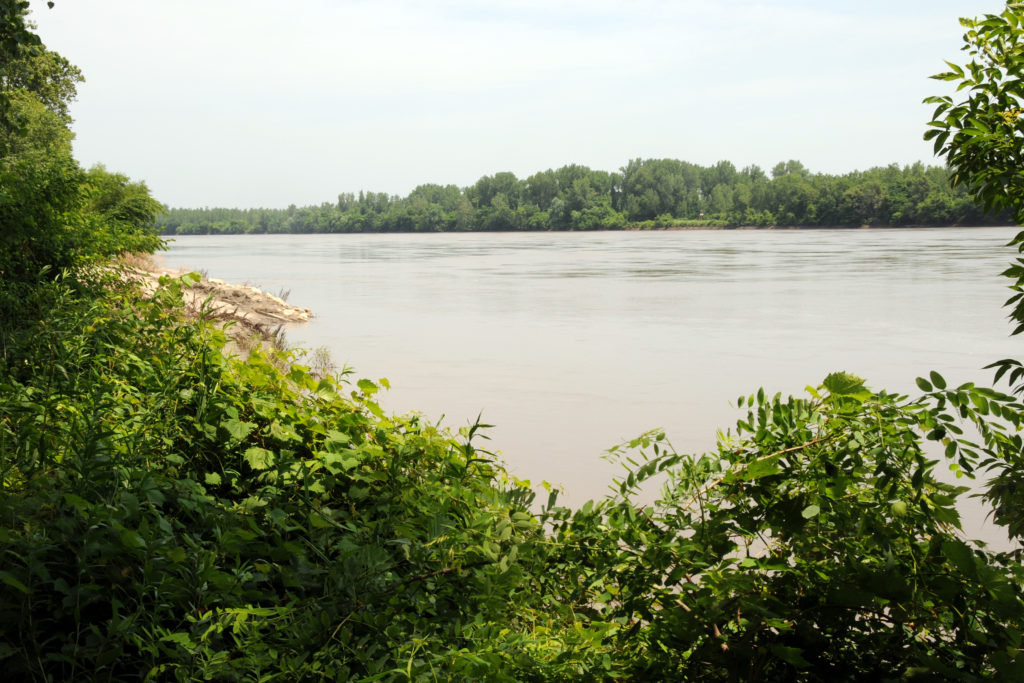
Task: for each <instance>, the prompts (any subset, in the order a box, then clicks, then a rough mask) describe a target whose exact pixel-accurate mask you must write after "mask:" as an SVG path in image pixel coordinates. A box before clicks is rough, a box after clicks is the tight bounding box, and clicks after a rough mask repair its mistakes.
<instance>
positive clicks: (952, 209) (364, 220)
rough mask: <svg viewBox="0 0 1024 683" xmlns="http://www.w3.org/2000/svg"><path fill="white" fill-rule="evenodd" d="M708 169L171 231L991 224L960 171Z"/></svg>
mask: <svg viewBox="0 0 1024 683" xmlns="http://www.w3.org/2000/svg"><path fill="white" fill-rule="evenodd" d="M772 173H773V176H774V177H773V178H771V179H769V178H768V177H767V176H766V175H765V174H764V172H763V171H761V169H759V168H757V167H756V166H752V167H749V168H745V169H743V170H741V171H737V170H736V168H735V167H734V166H733V165H732V164H731V163H729V162H727V161H722V162H719V163H717V164H715V165H714V166H710V167H701V166H697V165H695V164H689V163H686V162H683V161H676V160H674V159H634V160H631V161H630V162H629V163H628V164H627V165H626V166H625V167H623V168H622V169H620V170H619V172H618V173H607V172H605V171H595V170H592V169H590V168H587V167H586V166H580V165H576V164H572V165H569V166H563V167H562V168H559V169H556V170H550V169H549V170H547V171H541V172H539V173H535V174H533V175H531V176H529V177H528V178H526V179H523V180H520V179H517V178H516V177H515V175H513V174H511V173H496V174H495V175H493V176H484V177H483V178H481V179H480V180H478V181H477V182H476V183H475V184H474V185H471V186H470V187H466V188H463V189H459V188H458V187H456V186H454V185H445V186H442V185H420V186H419V187H417V188H416V189H415V190H413V191H412V192H411V193H410V194H409V195H408V196H407V197H399V196H392V195H387V194H383V193H377V192H360V193H359V194H358V195H354V194H350V193H346V194H341V195H339V196H338V201H337V202H336V203H334V204H326V203H325V204H321V205H320V206H308V207H296V206H290V207H288V208H287V209H223V208H213V209H183V208H176V209H171V210H169V211H168V212H166V213H165V214H163V215H161V216H160V217H159V219H158V222H159V225H160V227H161V229H162V231H163V232H164V233H165V234H172V235H194V234H241V233H246V234H248V233H334V232H440V231H461V230H483V231H487V230H609V229H621V228H634V229H647V228H664V227H677V226H693V225H706V226H736V225H757V226H770V225H806V226H861V225H875V226H906V225H940V226H946V225H982V224H986V223H988V224H990V223H992V222H993V221H995V222H1003V221H1005V220H1006V217H1005V216H1002V215H1000V216H996V217H994V218H993V217H987V218H986V217H985V215H984V212H983V211H982V210H981V209H980V208H979V207H978V206H977V205H976V204H975V203H974V201H973V198H972V197H971V196H970V195H969V193H968V192H967V191H966V190H965V189H953V188H950V187H949V182H948V180H949V176H948V173H947V172H946V171H945V170H944V169H941V168H934V167H932V168H925V167H924V166H923V165H921V164H914V165H912V166H905V167H903V168H900V167H898V166H895V165H893V166H887V167H884V168H873V169H870V170H868V171H863V172H855V173H847V174H845V175H841V176H833V175H827V174H811V173H810V172H809V171H807V169H805V168H804V167H803V165H802V164H800V162H798V161H788V162H784V163H780V164H779V165H778V166H776V168H775V169H773V171H772Z"/></svg>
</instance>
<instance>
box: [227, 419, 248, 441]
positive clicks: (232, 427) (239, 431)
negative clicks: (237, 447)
mask: <svg viewBox="0 0 1024 683" xmlns="http://www.w3.org/2000/svg"><path fill="white" fill-rule="evenodd" d="M220 426H221V428H222V429H224V431H226V432H227V433H228V435H229V436H230V437H231V438H232V439H234V440H235V441H241V440H242V439H244V438H245V437H247V436H249V434H250V433H251V432H252V430H253V429H255V428H256V425H254V424H253V423H252V422H244V421H242V420H234V419H231V420H224V421H223V422H221V423H220Z"/></svg>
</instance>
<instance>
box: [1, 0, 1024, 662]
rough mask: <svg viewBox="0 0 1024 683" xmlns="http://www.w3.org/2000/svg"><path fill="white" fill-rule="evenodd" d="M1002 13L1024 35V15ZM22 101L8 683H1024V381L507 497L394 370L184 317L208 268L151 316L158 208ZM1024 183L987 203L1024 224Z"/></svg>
mask: <svg viewBox="0 0 1024 683" xmlns="http://www.w3.org/2000/svg"><path fill="white" fill-rule="evenodd" d="M26 7H27V5H26V4H25V3H22V2H14V3H4V4H2V5H0V12H3V14H0V19H3V21H0V31H2V32H3V33H2V35H0V51H7V52H6V53H2V56H4V57H5V59H4V60H0V65H8V64H11V63H12V62H11V61H8V60H9V55H10V53H13V54H14V55H15V56H16V57H17V58H18V59H24V60H27V61H28V62H29V64H30V66H31V67H32V68H36V67H38V68H40V69H43V68H44V65H45V63H46V62H43V61H36V60H39V59H41V58H43V57H45V55H47V54H50V53H48V52H47V51H46V50H45V49H44V48H43V47H42V46H41V44H40V43H39V42H38V38H36V37H35V36H34V34H33V33H32V32H31V30H30V29H29V28H28V27H27V26H26V25H25V23H24V19H25V14H24V13H25V10H26ZM58 11H59V10H58ZM989 21H990V23H991V24H992V26H994V27H995V28H993V29H992V30H993V31H997V32H1001V33H998V35H997V37H999V36H1002V40H1003V41H1004V42H1005V40H1006V37H1007V36H1009V37H1010V38H1012V39H1013V40H1014V41H1016V43H1015V44H1017V45H1019V43H1020V36H1021V29H1020V26H1021V22H1020V17H1019V14H1017V13H1016V11H1011V10H1008V11H1007V13H1006V15H1005V16H1004V17H1003V18H1002V19H998V18H993V19H990V20H989ZM984 35H988V34H984ZM980 40H983V41H984V40H987V38H984V36H983V37H982V38H981V39H980ZM1018 54H1019V53H1015V54H1014V58H1015V59H1017V60H1020V57H1019V56H1017V55H1018ZM51 63H54V62H52V61H51ZM56 63H60V62H56ZM1014 63H1015V64H1019V63H1020V62H1019V61H1017V62H1014ZM4 68H6V67H5V66H0V69H4ZM45 73H46V74H47V76H46V79H44V80H43V81H42V82H43V83H51V82H55V81H57V80H60V78H61V76H60V73H77V72H68V71H66V70H65V71H63V72H51V71H46V72H45ZM972 73H973V71H972ZM72 80H75V81H76V80H77V78H75V79H72ZM61 82H62V83H63V84H64V85H68V83H67V81H61ZM0 83H2V84H3V89H2V92H0V104H2V108H0V111H2V113H3V121H2V128H0V135H2V136H3V140H2V143H0V190H2V191H0V219H2V221H3V228H4V230H3V238H4V240H5V241H4V244H3V251H2V252H0V254H2V261H0V294H2V296H0V304H2V308H0V312H2V315H3V318H2V326H0V666H2V667H3V671H4V674H5V676H6V677H8V678H9V679H11V680H25V681H57V680H108V681H110V680H117V681H122V680H125V681H130V680H178V681H190V680H215V681H320V680H323V681H335V680H363V681H432V680H489V681H524V680H533V681H580V680H716V681H717V680H722V681H725V680H730V681H732V680H746V681H756V680H766V681H776V680H802V681H832V680H904V679H908V680H909V679H920V680H963V681H975V680H1020V679H1021V677H1022V676H1024V654H1022V652H1021V647H1022V642H1021V634H1022V628H1024V599H1022V598H1024V571H1022V567H1021V551H1020V549H1019V547H1020V546H1019V543H1020V541H1021V539H1022V538H1024V513H1022V508H1021V506H1020V503H1019V501H1018V500H1017V498H1018V493H1017V492H1018V491H1019V490H1020V483H1021V481H1022V474H1021V467H1022V441H1021V437H1020V434H1019V429H1020V427H1021V426H1022V422H1024V404H1022V403H1021V401H1020V399H1019V394H1020V384H1021V380H1022V379H1024V368H1022V367H1021V366H1020V365H1019V364H1017V363H1016V362H1015V361H1004V362H1003V363H1002V364H1001V365H1000V371H1001V373H1002V374H1003V376H1004V378H1005V379H1008V380H1010V383H1011V386H1010V387H1009V388H1006V389H1004V390H999V389H990V388H984V387H981V386H976V385H974V384H965V385H963V386H960V387H948V386H947V385H946V382H945V380H944V379H943V377H942V376H941V374H940V373H938V372H935V373H932V374H931V375H930V376H929V377H927V378H921V379H919V380H918V385H919V386H920V389H921V394H920V395H919V396H915V397H908V396H896V395H891V394H888V393H886V392H884V391H877V392H873V391H870V390H869V389H868V388H867V387H866V386H865V383H864V381H863V380H861V379H859V378H857V377H855V376H853V375H851V374H848V373H845V372H837V373H833V374H831V375H829V376H828V377H827V378H825V379H824V381H823V382H822V383H821V384H820V385H818V386H816V387H813V388H809V389H808V392H807V394H806V396H804V397H799V398H794V397H782V396H769V395H765V394H764V392H761V391H757V392H754V393H752V394H751V395H749V396H743V397H740V398H739V399H738V407H739V412H740V419H739V421H738V423H737V425H736V427H735V429H734V430H732V431H731V432H729V433H727V434H725V435H724V436H723V437H722V438H721V440H720V442H719V444H718V446H717V448H716V449H715V450H714V451H713V452H711V453H707V454H703V455H690V454H680V453H676V452H675V451H674V450H673V449H672V448H671V447H670V446H669V444H668V440H667V439H666V438H665V436H664V435H663V434H660V433H657V432H654V433H650V434H647V435H643V436H641V437H639V438H638V439H636V440H635V441H634V442H632V443H630V444H625V445H623V446H622V447H621V448H620V449H618V450H616V451H615V452H613V453H612V454H611V456H610V457H613V458H616V459H618V460H619V461H620V462H621V463H622V464H623V470H622V476H621V478H620V479H619V480H618V481H617V482H615V484H614V486H613V493H611V494H610V495H609V496H607V497H606V498H604V499H601V500H596V501H591V502H588V503H586V504H584V505H583V506H581V507H580V508H578V509H569V508H566V507H563V506H561V505H559V501H558V496H557V492H556V491H548V492H545V496H544V498H543V499H542V500H537V499H535V491H534V488H533V487H531V486H529V485H528V484H527V483H526V482H520V481H517V480H515V479H513V478H511V477H509V476H508V475H507V474H506V473H505V471H504V470H503V469H502V467H501V465H500V463H499V462H497V461H496V459H495V458H494V456H493V455H492V454H490V453H488V452H487V451H486V450H483V449H481V448H480V447H479V437H480V431H481V430H482V429H484V428H485V425H479V424H477V425H473V426H470V427H467V428H464V429H463V430H461V431H460V432H458V433H450V432H447V431H443V430H440V429H439V428H437V427H436V426H434V425H432V424H429V423H427V422H425V421H424V420H423V419H422V418H420V417H418V416H416V415H409V416H393V415H388V414H385V413H384V412H383V411H382V410H381V408H380V407H379V406H378V405H377V403H376V401H375V397H376V396H377V395H378V394H379V392H380V391H383V390H386V388H387V382H386V381H385V380H377V381H370V380H366V379H362V380H356V379H354V378H353V377H351V376H350V375H346V374H341V375H332V374H330V373H325V372H322V371H317V370H314V369H312V368H310V367H307V366H304V365H302V364H301V363H299V362H296V361H297V360H298V359H297V358H296V357H295V356H291V355H289V354H288V353H287V352H278V351H274V350H272V349H264V350H262V351H260V350H259V349H256V350H254V351H252V352H251V353H250V354H249V356H248V357H247V358H245V359H241V358H238V357H231V356H230V355H226V354H225V353H224V348H225V341H226V337H225V334H224V332H223V330H220V329H218V328H217V327H216V326H214V325H212V324H211V322H210V321H209V320H206V319H204V316H199V318H198V319H193V318H191V317H188V316H186V315H185V314H184V310H183V307H182V300H183V293H184V291H185V290H186V288H188V287H190V286H191V285H192V284H193V282H194V281H195V279H196V278H195V277H194V276H185V277H182V278H179V279H172V278H165V279H164V281H163V282H162V285H161V287H160V288H159V289H158V290H157V291H156V292H155V293H153V294H144V293H143V292H141V291H140V290H139V289H138V288H136V287H134V286H133V285H131V284H129V283H125V282H124V281H123V280H122V279H120V278H118V277H116V273H114V274H112V272H111V269H110V267H109V265H108V261H107V259H108V258H109V257H110V256H111V255H114V254H118V253H121V252H126V251H134V250H143V251H146V250H152V249H154V248H156V247H157V245H158V243H159V237H158V235H157V227H156V221H155V217H156V213H157V210H158V208H159V207H158V205H157V204H156V202H155V201H154V200H152V198H150V196H149V193H148V192H147V191H146V188H145V186H144V185H142V184H141V183H134V182H132V181H130V180H128V179H127V178H124V177H122V176H119V175H117V174H113V173H109V172H107V171H105V170H103V169H95V170H93V171H84V170H82V169H80V168H79V167H78V165H77V164H76V163H75V162H74V160H73V159H72V158H71V156H70V146H69V144H68V140H69V135H70V134H69V133H68V129H67V122H66V120H65V119H63V118H62V113H61V110H60V109H59V108H57V107H54V106H53V103H52V102H47V100H46V98H45V97H44V95H45V92H47V91H46V90H45V89H44V88H41V87H40V86H38V85H33V83H36V82H32V83H28V82H24V81H20V80H17V79H15V78H13V77H10V76H8V75H4V76H3V78H2V80H0ZM1016 87H1020V82H1019V81H1017V83H1016ZM62 92H63V93H64V94H63V95H61V100H60V101H61V102H64V103H66V101H67V98H68V97H70V96H71V95H72V94H73V89H71V90H68V89H65V90H62ZM1014 96H1016V97H1020V95H1019V94H1016V95H1014ZM950 108H952V113H950V114H949V115H948V116H947V117H946V118H944V119H942V121H944V122H945V123H944V124H941V125H945V126H946V127H945V128H943V129H942V130H944V131H945V130H948V131H949V132H950V135H947V136H945V137H943V138H942V139H941V140H940V142H941V143H943V144H946V143H950V141H952V143H950V144H954V143H956V137H955V134H956V132H957V130H958V125H959V124H958V123H957V120H958V119H956V112H957V111H958V110H957V108H956V106H954V104H953V103H952V102H950ZM996 114H998V111H996ZM949 117H952V118H949ZM990 118H991V117H989V118H988V119H985V118H984V117H981V118H979V115H978V113H976V112H974V113H972V114H971V115H970V116H969V117H966V120H968V121H969V125H968V126H966V128H967V129H969V130H976V129H978V126H977V124H976V123H975V121H977V120H981V121H983V122H984V121H990ZM941 125H940V128H941ZM966 134H967V135H969V136H971V140H972V141H973V140H974V139H976V138H977V139H979V142H980V141H981V140H980V136H979V134H973V133H966ZM971 144H974V143H973V142H972V143H971ZM944 149H945V148H944ZM997 151H998V150H997ZM946 152H947V153H950V154H951V156H955V154H953V153H954V150H952V149H948V150H946ZM972 160H973V157H972V158H971V159H967V160H966V161H965V162H964V164H961V165H959V166H957V168H958V169H960V170H958V171H957V173H958V175H957V178H958V179H959V180H960V181H961V182H963V183H964V184H966V185H967V186H968V187H969V188H970V189H972V190H973V189H977V187H976V185H974V183H973V181H972V174H973V171H972V169H971V167H970V165H969V164H970V163H973V161H972ZM984 168H987V167H984ZM1005 187H1006V186H1005V185H1003V184H998V185H996V186H995V189H993V190H991V191H989V192H988V194H987V196H989V197H990V198H991V199H992V202H993V203H994V204H995V205H997V206H998V207H1000V208H1004V209H1006V210H1008V211H1010V212H1012V214H1013V215H1014V216H1015V217H1016V218H1017V219H1018V220H1020V219H1024V193H1020V192H1018V191H1017V190H1014V192H1013V193H1012V195H1008V196H1003V197H1002V198H1000V195H999V193H1000V192H1002V191H1003V189H1002V188H1005ZM100 266H102V267H100ZM1020 272H1024V271H1020V269H1016V270H1012V271H1011V272H1010V273H1009V274H1010V275H1011V277H1014V278H1016V277H1017V276H1018V275H1019V274H1020ZM1015 283H1016V284H1015V287H1017V289H1018V291H1024V290H1021V289H1020V288H1021V286H1022V285H1021V281H1020V280H1015ZM1020 317H1024V316H1022V315H1018V318H1020ZM972 428H974V429H976V430H977V431H978V435H977V436H973V435H972V433H971V431H970V430H971V429H972ZM926 444H932V445H933V446H935V445H937V446H938V447H939V448H940V452H941V453H942V454H943V461H942V462H939V461H936V460H934V459H932V458H931V457H929V455H928V451H926V449H925V447H926ZM947 464H950V465H953V466H954V467H955V468H957V470H958V471H959V472H960V473H962V474H964V475H967V476H970V475H971V474H972V473H985V472H988V473H990V474H994V475H995V478H994V479H993V481H992V483H991V484H990V485H989V486H987V487H986V488H984V489H983V490H984V492H985V495H986V501H987V502H988V503H989V504H991V506H992V510H993V514H994V519H995V521H996V523H997V524H1001V525H1003V526H1005V527H1006V529H1007V531H1008V536H1009V537H1010V539H1011V541H1012V543H1014V544H1017V545H1015V547H1017V548H1018V549H1017V550H1014V551H1010V552H996V551H993V550H991V549H989V548H987V547H985V545H984V544H982V543H979V542H975V541H971V540H970V539H966V538H964V537H963V534H962V532H961V531H960V526H959V517H958V514H957V512H956V507H955V505H956V501H957V499H958V497H960V496H962V495H963V494H964V492H965V489H964V488H963V487H958V486H953V485H950V484H946V483H942V482H941V481H939V480H938V479H937V478H936V476H935V470H936V468H937V467H944V466H946V465H947ZM651 486H660V487H661V488H660V493H659V494H658V495H657V500H656V502H655V503H653V504H641V503H640V502H639V501H638V500H637V497H638V492H639V491H640V490H642V489H644V488H645V487H647V488H649V487H651Z"/></svg>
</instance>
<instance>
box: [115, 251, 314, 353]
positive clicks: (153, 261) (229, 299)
mask: <svg viewBox="0 0 1024 683" xmlns="http://www.w3.org/2000/svg"><path fill="white" fill-rule="evenodd" d="M118 266H119V267H120V268H122V272H123V273H124V277H125V278H126V279H128V280H132V281H134V282H136V283H138V284H139V286H140V287H141V289H142V291H143V292H144V293H145V294H146V295H147V296H148V295H152V294H153V293H154V292H155V291H156V290H157V287H158V286H159V283H160V279H161V278H164V277H171V278H179V277H182V276H183V275H186V274H188V273H189V272H193V271H190V270H187V269H179V268H168V267H167V266H166V265H165V264H163V263H162V262H161V261H160V259H159V257H158V256H150V255H148V254H142V255H138V254H132V255H129V256H126V257H122V258H121V259H120V260H119V261H118ZM286 296H287V293H286V292H282V296H277V295H274V294H271V293H269V292H264V291H263V290H261V289H259V288H257V287H253V286H252V285H249V284H241V285H236V284H231V283H228V282H225V281H224V280H220V279H218V278H211V277H208V276H207V275H206V274H205V273H203V272H200V279H199V281H198V282H196V283H195V284H193V285H192V286H190V287H188V288H186V289H185V290H184V291H183V292H182V298H183V300H184V310H185V314H186V315H187V316H188V317H189V318H192V319H198V318H204V319H207V320H213V321H215V323H216V324H217V325H218V326H219V327H220V328H221V329H223V330H225V332H226V333H227V334H228V336H229V337H230V338H231V340H232V344H231V347H230V349H229V350H230V351H231V352H233V353H240V354H245V353H246V352H247V350H248V349H249V348H251V347H252V346H253V345H254V343H256V342H270V343H272V344H274V345H276V346H281V339H282V335H281V332H282V331H283V329H284V327H285V326H286V325H296V324H302V323H306V322H309V321H310V320H311V319H312V318H313V311H312V310H311V309H309V308H305V307H302V306H295V305H292V304H289V303H288V302H286V301H285V300H284V297H286Z"/></svg>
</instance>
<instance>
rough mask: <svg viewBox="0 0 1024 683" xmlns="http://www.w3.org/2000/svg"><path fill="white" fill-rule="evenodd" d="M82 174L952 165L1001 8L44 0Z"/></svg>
mask: <svg viewBox="0 0 1024 683" xmlns="http://www.w3.org/2000/svg"><path fill="white" fill-rule="evenodd" d="M30 4H31V8H32V15H31V18H32V20H33V21H35V23H36V24H37V26H38V33H39V35H40V37H41V38H42V39H43V42H44V43H45V44H46V45H47V46H48V47H49V48H50V49H53V50H56V51H57V52H59V53H61V54H62V55H64V56H65V57H67V58H68V59H69V60H70V61H71V62H72V63H74V64H76V65H77V66H79V67H80V68H81V69H82V71H83V73H84V75H85V78H86V82H85V83H83V84H81V86H80V87H79V96H78V99H77V101H76V102H75V103H74V105H73V106H72V109H71V114H72V116H73V117H74V118H75V123H74V125H73V129H74V131H75V133H76V140H75V153H76V156H77V158H78V160H79V161H80V162H81V163H82V164H83V165H84V166H92V165H93V164H96V163H102V164H104V165H105V166H106V167H107V168H108V169H109V170H112V171H117V172H121V173H125V174H126V175H128V176H130V177H131V178H133V179H135V180H143V181H145V182H146V183H147V185H148V186H149V187H150V189H151V190H152V191H153V194H154V196H155V197H156V198H157V199H159V200H160V201H162V202H164V203H165V204H167V205H168V206H171V207H205V206H209V207H213V206H223V207H239V208H248V207H268V208H281V207H286V206H288V205H289V204H296V205H298V206H305V205H310V204H320V203H323V202H332V203H333V202H334V201H335V200H336V199H337V196H338V194H339V193H341V192H359V191H360V190H366V191H374V192H387V193H390V194H398V195H403V196H404V195H406V194H408V193H409V192H410V191H411V190H412V189H413V188H415V187H416V186H417V185H420V184H425V183H439V184H449V183H450V184H455V185H458V186H460V187H465V186H467V185H471V184H473V183H474V182H476V180H477V179H479V178H480V177H481V176H484V175H492V174H494V173H497V172H500V171H511V172H512V173H515V174H516V176H517V177H519V178H526V177H528V176H529V175H531V174H533V173H535V172H537V171H542V170H545V169H548V168H558V167H559V166H564V165H566V164H573V163H576V164H583V165H586V166H589V167H591V168H594V169H600V170H606V171H615V170H618V169H619V168H620V167H622V166H624V165H625V164H626V162H628V161H629V160H630V159H635V158H673V159H681V160H684V161H689V162H692V163H696V164H700V165H710V164H714V163H716V162H718V161H720V160H728V161H731V162H732V163H733V164H735V165H736V167H737V168H743V167H745V166H748V165H751V164H757V165H759V166H761V167H762V168H764V169H766V170H770V169H771V167H772V166H774V165H775V164H776V163H778V162H779V161H784V160H787V159H797V160H799V161H801V162H803V164H804V165H805V166H807V167H808V168H809V169H810V170H811V171H813V172H823V173H845V172H849V171H854V170H863V169H866V168H870V167H873V166H884V165H888V164H891V163H896V164H900V165H903V164H910V163H914V162H916V161H923V162H925V163H928V164H938V163H941V162H940V161H939V160H937V159H935V158H934V157H933V156H932V152H931V146H930V144H928V143H926V142H924V141H923V140H922V134H923V133H924V131H925V129H926V125H925V124H926V122H927V121H928V120H929V118H930V116H929V115H930V112H931V107H929V106H927V105H924V104H922V103H921V100H922V99H923V98H925V97H926V96H928V95H934V94H942V93H945V92H946V90H945V89H944V88H945V86H944V85H943V84H940V83H938V82H936V81H932V80H930V79H929V78H928V76H929V75H931V74H934V73H936V72H938V71H942V70H944V69H945V65H944V63H943V60H944V59H948V60H952V61H956V60H958V59H960V57H961V53H960V47H961V44H962V41H961V35H962V29H961V27H960V25H959V23H958V21H957V18H958V17H960V16H978V15H981V14H984V13H998V12H999V11H1000V10H1001V9H1002V7H1003V3H1001V2H998V1H995V0H988V1H980V0H886V1H879V0H858V1H857V2H848V1H846V2H832V1H825V0H814V1H812V0H762V1H755V0H715V1H709V0H699V1H696V0H671V1H670V0H628V1H627V0H489V1H488V2H471V1H469V0H437V1H435V2H422V1H420V2H414V1H413V0H335V1H328V0H302V1H301V2H298V1H293V2H281V1H280V0H274V1H272V2H271V1H269V0H162V1H161V2H150V1H140V0H56V4H55V7H54V8H53V9H48V8H47V6H46V2H45V1H44V0H31V3H30Z"/></svg>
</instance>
